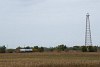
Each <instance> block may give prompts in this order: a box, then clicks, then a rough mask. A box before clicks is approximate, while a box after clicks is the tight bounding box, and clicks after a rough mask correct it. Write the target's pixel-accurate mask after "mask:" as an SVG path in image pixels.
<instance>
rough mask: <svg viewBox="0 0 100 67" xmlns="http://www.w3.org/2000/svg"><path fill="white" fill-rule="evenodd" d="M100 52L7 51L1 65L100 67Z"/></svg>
mask: <svg viewBox="0 0 100 67" xmlns="http://www.w3.org/2000/svg"><path fill="white" fill-rule="evenodd" d="M99 66H100V53H73V52H72V53H71V52H70V53H69V52H68V53H56V52H55V53H11V54H10V53H9V54H7V53H5V54H0V67H99Z"/></svg>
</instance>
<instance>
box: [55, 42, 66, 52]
mask: <svg viewBox="0 0 100 67" xmlns="http://www.w3.org/2000/svg"><path fill="white" fill-rule="evenodd" d="M66 48H67V47H66V45H63V44H62V45H58V46H57V47H56V49H57V50H58V51H64V50H65V49H66Z"/></svg>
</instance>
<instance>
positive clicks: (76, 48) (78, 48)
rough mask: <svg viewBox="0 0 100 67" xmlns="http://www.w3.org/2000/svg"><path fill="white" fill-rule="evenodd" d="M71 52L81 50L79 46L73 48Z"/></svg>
mask: <svg viewBox="0 0 100 67" xmlns="http://www.w3.org/2000/svg"><path fill="white" fill-rule="evenodd" d="M73 50H81V47H80V46H73Z"/></svg>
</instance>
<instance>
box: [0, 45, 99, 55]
mask: <svg viewBox="0 0 100 67" xmlns="http://www.w3.org/2000/svg"><path fill="white" fill-rule="evenodd" d="M21 49H23V51H21ZM29 49H31V50H29ZM54 51H56V52H61V51H63V52H68V51H80V52H97V51H100V47H98V46H73V47H67V46H66V45H64V44H61V45H58V46H56V47H49V48H47V47H39V46H34V47H30V46H26V47H17V48H16V49H8V48H6V47H5V46H0V53H21V52H54Z"/></svg>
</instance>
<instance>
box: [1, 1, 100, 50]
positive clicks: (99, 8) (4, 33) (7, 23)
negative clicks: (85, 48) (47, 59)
mask: <svg viewBox="0 0 100 67" xmlns="http://www.w3.org/2000/svg"><path fill="white" fill-rule="evenodd" d="M87 12H89V13H90V21H91V31H92V40H93V44H94V45H99V44H100V41H99V40H100V31H99V28H100V0H0V45H8V47H9V48H15V47H17V46H22V47H23V46H24V45H25V46H35V45H38V46H45V47H52V46H57V45H59V44H65V45H67V46H73V45H84V37H85V36H84V35H85V20H86V13H87Z"/></svg>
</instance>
